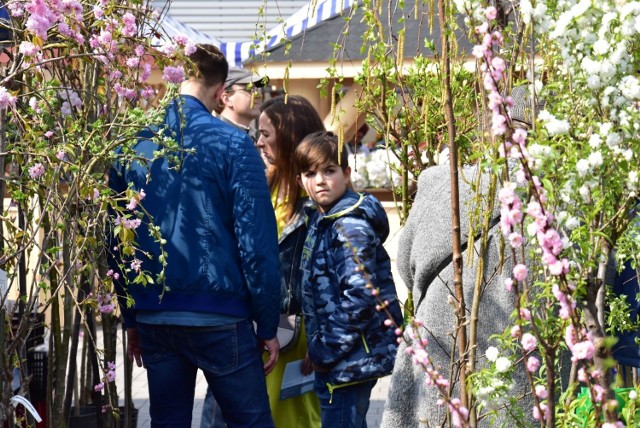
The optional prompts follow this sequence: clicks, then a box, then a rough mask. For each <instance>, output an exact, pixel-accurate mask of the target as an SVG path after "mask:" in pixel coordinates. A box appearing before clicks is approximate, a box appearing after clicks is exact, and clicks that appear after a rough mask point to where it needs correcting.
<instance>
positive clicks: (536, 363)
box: [527, 357, 540, 373]
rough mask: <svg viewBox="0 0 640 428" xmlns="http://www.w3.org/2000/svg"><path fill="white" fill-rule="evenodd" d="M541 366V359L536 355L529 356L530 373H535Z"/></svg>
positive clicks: (528, 368) (528, 366)
mask: <svg viewBox="0 0 640 428" xmlns="http://www.w3.org/2000/svg"><path fill="white" fill-rule="evenodd" d="M539 368H540V360H539V359H537V358H536V357H529V358H527V370H528V371H529V372H530V373H535V372H537V371H538V369H539Z"/></svg>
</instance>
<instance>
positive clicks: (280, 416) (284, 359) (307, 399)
mask: <svg viewBox="0 0 640 428" xmlns="http://www.w3.org/2000/svg"><path fill="white" fill-rule="evenodd" d="M305 355H307V336H306V335H305V332H304V322H303V323H302V331H301V332H300V336H299V337H298V343H296V345H295V346H294V347H293V348H291V349H290V350H288V351H287V352H283V353H281V354H280V357H279V358H278V362H277V363H276V366H275V367H274V369H273V371H272V372H271V373H269V375H268V376H267V393H268V394H269V405H270V406H271V415H272V416H273V422H274V424H275V426H276V428H292V427H293V428H320V400H318V396H317V395H316V393H315V392H314V391H309V392H307V393H306V394H303V395H298V396H297V397H291V398H287V399H286V400H280V387H281V386H282V378H283V377H284V369H285V366H286V365H287V363H290V362H292V361H296V360H302V359H304V357H305Z"/></svg>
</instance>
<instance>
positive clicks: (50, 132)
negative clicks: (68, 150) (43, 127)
mask: <svg viewBox="0 0 640 428" xmlns="http://www.w3.org/2000/svg"><path fill="white" fill-rule="evenodd" d="M44 136H45V137H46V138H51V137H53V131H47V132H45V133H44Z"/></svg>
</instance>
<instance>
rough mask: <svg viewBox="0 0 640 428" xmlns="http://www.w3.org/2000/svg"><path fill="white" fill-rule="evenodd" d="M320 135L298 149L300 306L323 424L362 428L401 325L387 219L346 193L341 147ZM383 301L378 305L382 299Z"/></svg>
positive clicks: (365, 198) (362, 198) (370, 201)
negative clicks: (303, 195)
mask: <svg viewBox="0 0 640 428" xmlns="http://www.w3.org/2000/svg"><path fill="white" fill-rule="evenodd" d="M339 152H340V151H339V150H338V140H337V137H336V136H335V135H334V134H332V133H330V132H318V133H314V134H311V135H309V136H308V137H306V138H305V139H304V140H303V141H302V142H301V143H300V145H299V146H298V147H297V149H296V153H295V161H296V167H297V169H298V171H299V177H300V181H301V184H302V186H303V187H304V189H305V190H306V192H307V194H308V195H309V197H310V198H311V200H313V201H314V202H315V204H314V205H315V206H313V207H309V208H308V210H307V214H308V220H307V225H308V228H309V229H308V233H307V238H306V242H305V248H304V250H303V254H302V262H301V269H302V271H303V272H302V275H303V276H302V306H303V308H302V310H303V314H304V317H305V327H306V333H307V342H308V343H307V345H308V349H309V357H310V359H311V361H312V363H313V367H314V371H315V384H314V389H315V391H316V393H317V395H318V397H319V398H320V405H321V417H322V425H323V426H326V427H332V428H333V427H336V428H340V427H356V428H360V427H366V413H367V410H368V408H369V397H370V394H371V389H372V388H373V386H374V385H375V383H376V381H377V379H378V378H379V377H382V376H386V375H388V374H389V373H391V371H392V369H393V364H394V361H395V355H396V350H397V346H398V342H397V337H396V335H395V327H394V325H399V324H400V323H401V322H402V315H401V311H400V305H399V303H398V300H397V297H396V291H395V285H394V282H393V277H392V275H391V262H390V260H389V255H388V254H387V252H386V250H385V249H384V247H383V246H382V244H383V242H384V240H385V239H386V238H387V236H388V234H389V222H388V219H387V215H386V213H385V211H384V209H383V208H382V206H381V204H380V202H378V200H377V199H376V198H374V197H373V196H371V195H368V194H358V193H355V192H353V191H352V190H349V177H350V174H351V169H350V168H349V166H348V162H347V152H346V150H342V151H341V153H340V156H339ZM383 302H384V303H383Z"/></svg>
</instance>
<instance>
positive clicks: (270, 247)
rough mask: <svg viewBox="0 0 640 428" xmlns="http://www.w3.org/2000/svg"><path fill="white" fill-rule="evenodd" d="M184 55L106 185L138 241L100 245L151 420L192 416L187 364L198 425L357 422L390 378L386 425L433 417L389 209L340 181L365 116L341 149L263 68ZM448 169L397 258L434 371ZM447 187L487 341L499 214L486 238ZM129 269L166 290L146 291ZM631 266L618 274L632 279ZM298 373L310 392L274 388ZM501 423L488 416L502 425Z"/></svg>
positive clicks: (210, 50)
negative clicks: (390, 243) (184, 71)
mask: <svg viewBox="0 0 640 428" xmlns="http://www.w3.org/2000/svg"><path fill="white" fill-rule="evenodd" d="M190 59H191V61H192V62H193V63H194V64H195V65H196V70H195V73H194V74H193V75H191V76H189V77H188V78H187V80H185V81H184V82H183V83H182V85H181V89H180V95H179V97H178V98H176V99H175V100H174V101H173V102H172V103H171V104H170V105H169V106H168V107H167V109H166V113H165V118H164V122H163V124H162V125H160V126H150V127H149V129H147V130H145V131H144V132H142V133H141V134H140V137H139V140H138V142H137V144H136V145H135V147H134V152H135V155H136V157H135V159H136V160H134V161H131V162H118V163H116V164H115V165H114V166H113V168H112V170H111V172H110V176H109V184H110V187H111V188H112V189H113V191H114V192H115V193H117V194H121V195H124V194H126V192H131V191H133V192H134V193H136V194H138V195H144V200H142V197H141V196H140V197H139V198H138V199H139V203H140V204H141V205H143V207H144V210H143V211H142V212H138V211H136V208H135V205H136V204H133V207H132V208H130V209H131V211H132V215H136V216H137V217H138V218H140V219H142V221H141V224H140V227H139V228H138V229H137V237H136V242H137V245H138V247H139V249H140V251H139V253H138V254H135V255H130V254H127V255H122V254H118V252H117V251H110V264H111V268H112V269H113V270H114V272H118V273H119V278H120V279H119V281H116V286H117V288H118V292H119V298H120V302H121V304H120V309H121V312H122V315H123V320H124V324H125V327H126V329H127V340H128V342H127V343H128V348H127V353H128V355H129V358H131V359H132V360H135V361H136V363H137V364H138V366H142V365H143V364H144V367H145V368H146V371H147V377H148V385H149V401H150V417H151V421H152V426H153V427H190V426H191V418H192V411H193V404H194V394H195V382H196V374H197V371H198V370H201V371H202V372H203V373H204V376H205V378H206V380H207V383H208V391H207V395H206V399H205V404H204V407H203V413H202V419H201V421H202V423H201V428H220V427H297V428H312V427H320V426H323V427H330V428H341V427H345V428H346V427H349V428H361V427H363V428H364V427H366V426H367V422H366V414H367V411H368V408H369V400H370V395H371V390H372V388H373V387H374V385H375V384H376V382H377V380H378V379H380V378H381V377H383V376H387V375H390V374H392V373H393V374H392V379H391V388H390V391H389V396H388V400H387V404H386V408H385V412H384V416H383V421H382V426H383V427H389V428H396V427H413V426H420V424H422V423H424V422H425V421H426V422H428V423H429V424H435V425H439V424H440V423H443V422H444V421H445V419H446V418H447V415H446V413H445V411H444V410H443V408H441V407H439V406H435V405H434V403H435V402H436V401H437V396H436V395H437V391H436V390H435V389H433V388H430V387H429V386H427V385H426V383H425V382H424V380H423V379H422V378H423V377H424V373H423V372H422V370H421V369H420V368H417V367H416V366H415V364H414V361H413V359H412V356H411V355H410V353H408V352H405V351H406V350H407V348H408V347H409V346H410V345H408V344H406V343H402V344H401V345H400V346H398V344H399V342H402V341H401V340H399V338H398V336H397V334H396V327H397V326H399V325H401V324H402V313H401V308H400V304H399V302H398V298H397V295H396V290H395V285H394V280H393V277H392V274H391V262H390V258H389V255H388V254H387V252H386V250H385V248H384V246H383V243H384V242H385V240H386V239H387V237H388V235H389V222H388V219H387V215H386V213H385V211H384V209H383V208H382V206H381V204H380V202H379V201H378V200H377V199H375V198H374V197H373V196H371V195H368V194H366V193H356V192H354V191H353V190H352V185H351V181H350V177H351V169H350V167H349V162H348V159H347V157H348V156H349V155H350V154H353V153H358V152H364V151H370V150H375V149H376V148H377V145H376V144H366V143H364V142H363V140H362V139H363V137H364V135H365V134H366V133H367V132H368V128H366V125H365V126H362V127H360V128H359V129H358V132H357V135H356V137H355V140H354V144H353V145H352V146H351V147H348V149H347V150H341V148H340V147H339V146H340V144H339V142H338V137H337V136H336V135H334V134H332V133H331V132H328V131H326V130H325V128H324V125H323V122H322V120H321V118H320V117H319V115H318V113H317V112H316V110H315V109H314V107H313V106H312V105H311V104H310V103H309V101H308V100H306V99H305V98H303V97H301V96H296V95H290V96H288V97H286V98H285V97H284V96H278V97H274V98H270V99H268V100H266V101H263V97H262V90H263V88H264V87H265V85H267V84H268V78H267V77H262V76H259V75H257V74H254V73H253V72H251V71H249V70H246V69H242V68H235V67H232V68H229V67H228V64H227V61H226V59H225V58H224V56H223V55H222V53H221V52H220V51H219V50H218V49H217V48H216V47H214V46H211V45H202V46H199V47H198V49H197V50H196V52H195V53H194V54H192V55H191V58H190ZM514 111H515V110H514ZM514 120H517V117H516V116H514ZM523 123H524V122H523ZM525 126H526V123H525ZM158 135H160V136H161V137H162V136H164V137H171V138H173V139H175V140H176V143H177V144H176V146H175V147H178V149H176V150H182V151H181V153H179V156H162V157H157V156H156V154H157V153H159V152H160V149H161V143H160V141H162V140H163V138H158ZM447 170H448V166H446V165H445V166H436V167H432V168H429V169H427V170H426V171H424V172H423V173H422V174H421V175H420V178H419V183H418V192H417V195H416V199H415V202H414V205H413V209H412V210H411V212H410V215H409V217H408V219H407V222H406V225H405V227H404V230H403V233H402V235H401V239H400V246H399V248H400V251H399V254H398V268H399V271H400V274H401V276H402V279H403V280H404V282H405V284H406V285H407V287H408V288H409V290H411V291H412V293H413V299H414V303H415V314H416V316H417V317H418V318H419V319H421V320H422V321H423V322H424V323H425V325H426V326H427V327H428V328H427V336H426V338H427V339H428V340H429V342H430V343H431V344H432V346H431V348H430V356H431V359H432V364H433V365H434V367H437V368H438V369H440V370H442V371H443V373H445V374H446V372H447V367H448V366H449V364H450V362H451V361H452V359H455V358H456V355H455V352H454V353H453V355H452V353H451V352H452V350H451V349H449V347H448V346H447V345H446V344H448V343H449V340H448V339H449V336H450V334H451V329H452V326H454V325H455V319H454V314H453V311H452V310H451V308H450V307H448V305H447V304H446V302H448V301H450V299H451V293H452V291H451V283H452V281H453V265H452V260H451V256H452V254H451V249H452V242H451V240H452V236H451V233H450V232H451V231H450V227H449V226H448V225H450V224H451V221H450V220H449V221H447V218H449V219H450V217H451V212H450V210H449V209H448V208H447V207H448V206H449V203H448V201H449V198H450V193H451V190H450V183H449V178H448V177H449V176H448V174H447ZM478 175H480V176H482V177H481V179H480V180H479V183H480V188H481V190H482V193H483V194H484V193H486V190H487V186H488V177H486V176H485V175H486V173H482V172H481V171H480V170H479V169H478V168H477V167H476V166H469V167H465V168H464V169H463V170H462V176H464V177H473V176H478ZM459 188H460V197H461V203H460V207H461V213H460V214H461V221H460V225H461V226H462V230H461V235H462V237H463V242H462V245H463V251H464V252H465V254H466V252H469V251H475V252H478V251H484V254H483V256H484V267H483V269H484V271H485V272H486V274H485V275H486V277H485V279H484V280H483V281H482V284H481V287H480V288H479V289H477V290H474V288H473V287H468V288H466V289H465V290H466V293H468V295H467V296H465V299H468V300H471V299H472V298H473V294H474V293H480V299H481V304H480V316H479V320H480V322H479V325H478V348H479V349H480V350H483V349H486V348H487V347H488V346H489V339H490V337H491V335H492V334H495V333H499V332H502V331H503V330H504V329H505V328H506V326H507V325H508V322H509V317H510V314H511V313H512V311H513V310H514V305H513V302H512V301H511V299H510V298H509V296H508V295H507V294H505V293H503V292H502V286H501V284H503V283H504V282H505V279H506V278H507V277H508V276H509V275H510V272H511V268H512V265H513V261H512V260H510V259H509V258H508V257H507V258H504V257H503V254H502V251H501V238H500V236H499V231H498V230H497V228H496V227H495V225H496V224H497V219H498V218H499V213H498V212H494V213H493V216H492V218H491V221H490V223H491V226H490V228H489V231H488V236H487V237H486V238H487V239H486V245H485V246H484V247H483V248H480V247H479V245H480V244H479V243H478V241H477V237H476V238H473V237H470V236H468V235H469V230H467V229H468V223H469V221H468V218H469V216H470V215H471V213H470V212H468V208H469V207H470V205H471V204H470V203H469V202H470V201H471V200H472V198H473V197H474V195H475V191H474V190H473V189H472V188H471V187H470V186H469V184H468V181H465V180H464V179H462V178H461V179H460V182H459ZM127 202H128V200H126V198H123V207H124V206H125V204H127ZM127 207H129V205H127ZM128 209H129V208H128ZM156 231H159V232H160V235H159V236H161V240H162V242H160V241H159V238H158V234H157V233H155V232H156ZM467 242H469V243H470V245H469V247H470V248H467ZM109 246H110V248H112V249H113V248H117V242H116V243H115V245H114V243H113V242H110V243H109ZM134 266H135V267H134ZM140 269H143V270H144V271H146V272H149V273H150V274H151V275H152V277H153V278H156V277H164V283H163V282H157V283H153V284H147V285H145V286H143V285H141V284H140V283H138V282H137V281H135V277H136V275H137V274H138V273H139V271H140ZM626 272H627V271H624V272H623V274H620V275H619V281H618V282H623V281H627V282H628V279H626V277H625V276H624V275H625V274H626ZM116 277H117V276H116V275H114V278H116ZM476 278H477V272H476V271H475V269H465V270H464V278H463V281H464V282H465V283H474V282H475V281H476ZM635 284H637V279H636V283H635ZM636 287H637V285H636ZM128 296H130V297H132V298H133V302H134V303H133V305H132V306H128V305H127V303H126V302H127V300H128ZM632 339H633V338H631V339H630V340H632ZM634 349H636V348H634ZM623 351H624V350H623ZM620 352H622V351H619V353H620ZM634 352H635V351H634ZM637 355H638V354H637V353H635V354H633V355H631V354H629V358H631V360H633V361H634V362H636V361H637V360H638V359H639V358H638V356H637ZM623 362H624V361H623ZM477 363H478V364H480V365H482V364H483V361H481V359H479V360H478V361H477ZM292 367H295V370H297V371H298V373H296V375H297V376H298V377H299V378H301V379H312V381H310V382H311V383H312V385H313V387H312V388H306V389H305V388H300V389H299V390H296V391H294V392H293V393H290V392H288V393H287V394H285V393H284V389H283V378H284V377H285V373H286V372H287V371H288V370H290V369H291V368H292ZM515 373H516V374H515V378H514V380H515V381H516V382H515V384H516V385H517V387H518V388H517V390H514V391H513V393H514V394H517V395H518V396H520V397H522V398H523V399H524V400H531V396H530V394H527V391H526V388H525V386H526V385H527V382H526V380H525V378H524V373H525V370H524V368H522V367H521V368H519V369H518V370H517V371H516V372H515ZM562 376H563V377H564V374H563V375H562ZM503 416H505V417H506V416H507V415H506V413H505V414H504V415H501V414H499V415H498V416H497V419H496V421H498V422H501V423H506V421H507V419H504V420H503ZM488 423H489V421H488V420H483V421H480V423H479V425H478V426H485V425H487V424H488Z"/></svg>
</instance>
